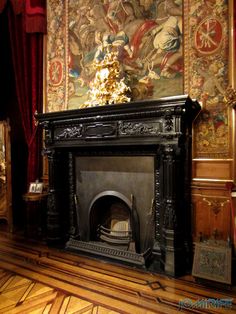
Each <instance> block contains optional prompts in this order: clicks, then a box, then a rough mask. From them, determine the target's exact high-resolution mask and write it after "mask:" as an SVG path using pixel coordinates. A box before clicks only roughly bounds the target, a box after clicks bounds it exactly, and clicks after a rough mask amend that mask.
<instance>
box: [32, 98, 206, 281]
mask: <svg viewBox="0 0 236 314" xmlns="http://www.w3.org/2000/svg"><path fill="white" fill-rule="evenodd" d="M199 111H200V105H199V104H198V103H197V101H195V100H192V99H190V98H189V97H188V96H186V95H179V96H173V97H166V98H161V99H158V100H145V101H138V102H130V103H125V104H115V105H108V106H102V107H93V108H86V109H78V110H67V111H61V112H52V113H43V114H38V115H37V116H36V118H37V119H38V121H39V123H40V125H41V126H42V127H43V128H44V130H45V150H44V152H45V154H46V155H47V157H48V163H49V167H48V168H49V196H48V204H47V241H48V244H49V245H51V246H58V245H59V246H62V247H63V248H64V249H66V250H70V251H73V252H75V253H77V254H88V255H90V256H94V257H96V258H99V259H104V260H110V261H115V262H118V263H125V264H128V265H131V266H135V267H143V268H145V269H150V270H152V271H156V272H159V271H163V272H164V273H166V274H169V275H173V276H178V275H182V274H184V273H185V272H186V271H187V270H188V267H190V266H191V265H190V261H191V254H192V251H191V193H190V182H191V134H192V123H193V120H194V119H195V118H196V116H197V114H198V113H199Z"/></svg>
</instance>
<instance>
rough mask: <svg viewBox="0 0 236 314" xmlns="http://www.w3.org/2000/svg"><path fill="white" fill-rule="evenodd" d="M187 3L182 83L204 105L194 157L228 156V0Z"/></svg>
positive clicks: (190, 1)
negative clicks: (183, 79) (186, 34)
mask: <svg viewBox="0 0 236 314" xmlns="http://www.w3.org/2000/svg"><path fill="white" fill-rule="evenodd" d="M188 3H189V7H188V12H187V13H186V15H188V31H187V32H188V37H187V38H186V41H185V48H186V49H187V51H188V53H186V54H185V56H186V58H185V64H184V67H185V79H186V80H185V86H186V89H187V91H188V93H189V94H190V96H191V97H193V98H196V99H198V100H199V101H201V103H202V106H203V110H202V113H201V114H200V116H199V117H198V119H197V121H196V126H195V138H194V157H195V158H204V157H208V158H227V157H231V156H232V148H231V147H230V138H231V136H232V134H230V121H229V117H230V110H229V108H228V106H227V103H226V102H225V99H224V95H225V92H226V89H227V87H228V84H229V74H228V72H229V71H228V65H229V25H228V20H229V19H228V3H227V1H224V0H201V1H200V0H189V1H188Z"/></svg>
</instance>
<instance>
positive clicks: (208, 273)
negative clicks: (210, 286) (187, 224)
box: [192, 239, 232, 284]
mask: <svg viewBox="0 0 236 314" xmlns="http://www.w3.org/2000/svg"><path fill="white" fill-rule="evenodd" d="M231 263H232V249H231V246H230V244H229V243H228V242H226V241H222V240H215V239H214V240H213V239H210V240H208V241H205V242H199V243H196V244H195V254H194V261H193V270H192V275H193V276H194V277H196V278H202V279H207V280H211V281H216V282H220V283H224V284H231Z"/></svg>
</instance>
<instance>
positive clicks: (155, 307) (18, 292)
mask: <svg viewBox="0 0 236 314" xmlns="http://www.w3.org/2000/svg"><path fill="white" fill-rule="evenodd" d="M208 298H210V299H215V300H216V299H218V300H219V299H233V302H232V308H231V309H220V308H211V307H209V306H208V308H207V306H204V307H203V308H201V307H200V305H199V303H198V304H197V303H196V301H199V300H200V301H201V300H207V299H208ZM181 304H185V306H190V307H189V308H187V309H183V308H181V307H180V305H181ZM207 304H209V303H207ZM180 310H181V312H182V313H228V314H230V313H236V289H234V288H232V289H231V290H229V291H227V290H226V291H219V290H217V289H214V290H213V289H210V288H206V287H204V286H201V285H199V284H197V283H195V282H194V279H193V278H192V277H191V276H189V277H187V276H186V277H184V278H180V279H173V278H168V277H165V276H162V275H158V274H152V273H146V272H143V271H139V270H135V269H130V268H127V267H121V266H117V265H113V264H109V263H105V262H101V261H97V260H94V259H89V258H86V257H83V256H78V255H74V254H71V253H68V252H63V251H60V250H56V249H51V248H48V247H47V246H46V245H42V244H39V243H37V242H33V241H27V240H25V239H24V238H20V237H19V236H14V235H11V234H8V233H5V232H0V313H3V314H7V313H11V314H13V313H35V314H36V313H37V314H39V313H43V314H46V313H83V314H89V313H93V314H95V313H96V314H107V313H109V314H115V313H128V314H145V313H148V314H151V313H168V314H169V313H170V314H171V313H180Z"/></svg>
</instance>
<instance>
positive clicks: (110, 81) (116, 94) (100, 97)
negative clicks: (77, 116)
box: [80, 48, 130, 108]
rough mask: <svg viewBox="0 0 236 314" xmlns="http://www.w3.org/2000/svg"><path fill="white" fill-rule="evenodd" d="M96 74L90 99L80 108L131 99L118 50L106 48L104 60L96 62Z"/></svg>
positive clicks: (89, 92)
mask: <svg viewBox="0 0 236 314" xmlns="http://www.w3.org/2000/svg"><path fill="white" fill-rule="evenodd" d="M94 66H95V68H96V75H95V78H94V80H93V82H92V83H91V89H90V90H89V91H88V95H89V100H88V101H87V102H86V103H85V104H83V105H81V106H80V108H87V107H97V106H104V105H111V104H116V103H126V102H129V101H130V97H128V93H129V92H130V88H129V87H128V86H127V85H126V83H125V77H124V74H123V71H122V69H121V65H120V62H119V60H118V52H117V51H110V48H107V49H106V54H105V56H104V59H103V60H102V61H99V60H96V62H95V63H94Z"/></svg>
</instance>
